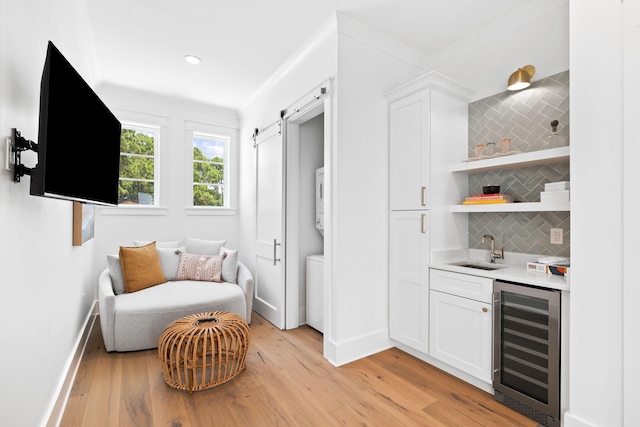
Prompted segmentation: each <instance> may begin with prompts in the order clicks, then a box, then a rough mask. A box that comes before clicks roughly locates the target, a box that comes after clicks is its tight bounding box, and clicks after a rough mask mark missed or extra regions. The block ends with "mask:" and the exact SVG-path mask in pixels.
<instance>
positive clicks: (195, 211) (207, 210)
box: [184, 206, 236, 216]
mask: <svg viewBox="0 0 640 427" xmlns="http://www.w3.org/2000/svg"><path fill="white" fill-rule="evenodd" d="M184 211H185V213H186V214H187V215H188V216H218V215H219V216H235V215H236V209H230V208H214V207H207V206H199V207H192V208H186V209H185V210H184Z"/></svg>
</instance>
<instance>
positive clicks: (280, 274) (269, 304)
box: [253, 123, 285, 329]
mask: <svg viewBox="0 0 640 427" xmlns="http://www.w3.org/2000/svg"><path fill="white" fill-rule="evenodd" d="M283 127H284V123H281V124H280V123H276V124H275V125H273V126H271V127H269V128H267V129H266V130H264V131H263V132H262V133H260V134H259V135H258V136H257V137H256V140H255V142H256V147H255V150H256V187H255V188H256V202H255V207H256V211H255V221H256V223H255V238H256V240H255V253H256V264H255V265H256V271H255V278H254V279H255V296H254V304H253V307H254V309H255V311H256V312H257V313H258V314H260V315H261V316H262V317H264V318H265V319H267V320H268V321H269V322H271V323H273V324H274V325H275V326H276V327H278V328H280V329H284V328H285V274H284V271H285V269H284V254H285V248H284V244H285V242H284V237H285V236H284V230H285V228H284V162H283V155H284V147H283V146H284V136H283V135H284V129H283Z"/></svg>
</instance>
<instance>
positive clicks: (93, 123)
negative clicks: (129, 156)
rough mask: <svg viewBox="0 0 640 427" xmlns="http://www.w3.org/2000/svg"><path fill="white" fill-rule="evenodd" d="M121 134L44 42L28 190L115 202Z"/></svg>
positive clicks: (95, 98)
mask: <svg viewBox="0 0 640 427" xmlns="http://www.w3.org/2000/svg"><path fill="white" fill-rule="evenodd" d="M120 132H121V125H120V122H119V121H118V119H116V117H115V116H114V115H113V114H112V113H111V111H109V109H108V108H107V106H106V105H105V104H104V103H103V102H102V101H101V100H100V98H98V96H97V95H96V94H95V92H94V91H93V90H92V89H91V87H89V85H88V84H87V83H86V82H85V81H84V79H83V78H82V77H81V76H80V74H78V72H77V71H76V70H75V69H74V68H73V67H72V66H71V64H70V63H69V61H67V60H66V59H65V57H64V56H63V55H62V54H61V53H60V51H59V50H58V49H57V48H56V47H55V46H54V45H53V43H51V42H49V45H48V48H47V57H46V60H45V64H44V71H43V72H42V82H41V86H40V124H39V130H38V164H37V165H36V167H35V168H34V169H33V170H32V171H31V189H30V193H31V194H32V195H36V196H46V197H54V198H61V199H67V200H75V201H79V202H86V203H95V204H103V205H117V204H118V178H119V174H120Z"/></svg>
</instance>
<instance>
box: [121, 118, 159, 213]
mask: <svg viewBox="0 0 640 427" xmlns="http://www.w3.org/2000/svg"><path fill="white" fill-rule="evenodd" d="M121 127H122V129H123V130H124V129H127V130H133V131H136V132H140V133H149V132H153V133H154V137H153V156H148V155H141V154H135V153H124V152H123V151H120V155H121V156H122V155H123V154H124V155H130V156H134V157H145V158H153V180H141V179H136V178H124V179H125V180H129V181H142V182H152V183H153V204H149V205H145V204H130V205H129V204H121V203H118V208H121V209H154V208H159V207H160V206H161V205H160V203H161V192H160V189H161V179H160V178H161V177H160V146H161V140H162V126H160V125H153V124H149V123H140V122H134V121H126V120H125V121H121ZM121 179H123V178H122V177H120V176H119V177H118V182H120V180H121Z"/></svg>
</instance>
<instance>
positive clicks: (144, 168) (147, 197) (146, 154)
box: [118, 123, 158, 205]
mask: <svg viewBox="0 0 640 427" xmlns="http://www.w3.org/2000/svg"><path fill="white" fill-rule="evenodd" d="M157 141H158V129H156V128H151V127H144V126H135V125H127V124H124V123H123V125H122V136H121V140H120V183H119V187H118V204H120V205H155V204H156V199H157V198H156V196H155V190H156V185H155V178H156V174H155V165H156V158H155V156H156V143H157Z"/></svg>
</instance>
